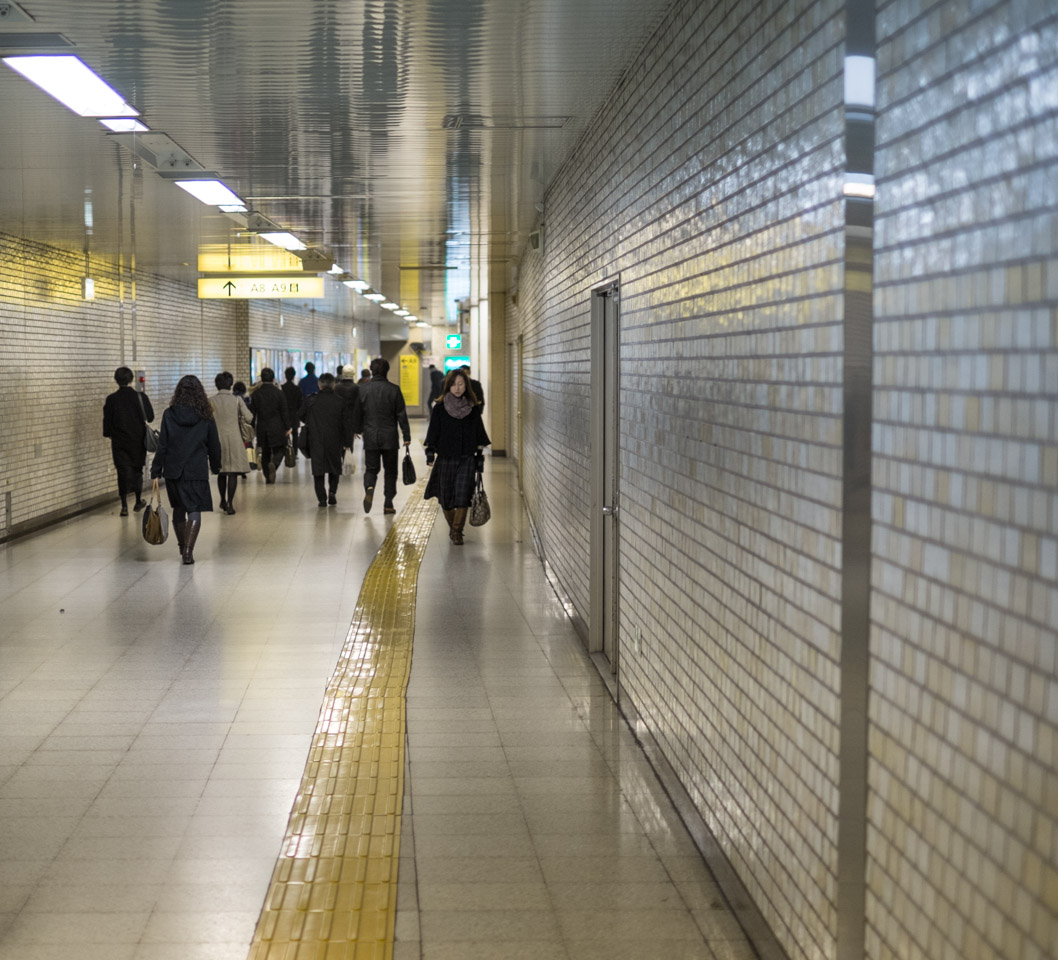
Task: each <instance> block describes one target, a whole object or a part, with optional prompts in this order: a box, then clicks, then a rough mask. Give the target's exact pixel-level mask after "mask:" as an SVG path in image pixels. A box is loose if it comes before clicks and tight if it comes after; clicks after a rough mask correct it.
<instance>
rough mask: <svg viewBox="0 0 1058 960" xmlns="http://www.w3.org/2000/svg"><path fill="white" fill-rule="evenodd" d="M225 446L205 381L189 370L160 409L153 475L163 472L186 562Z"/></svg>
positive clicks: (191, 559)
mask: <svg viewBox="0 0 1058 960" xmlns="http://www.w3.org/2000/svg"><path fill="white" fill-rule="evenodd" d="M220 467H221V449H220V436H219V434H218V433H217V422H216V420H214V419H213V407H212V406H211V405H210V402H209V398H208V397H207V396H206V391H205V389H204V388H203V386H202V381H200V380H199V379H198V377H196V376H192V375H191V374H188V375H187V376H186V377H181V378H180V382H179V383H178V384H177V385H176V389H175V390H174V391H173V399H172V400H170V401H169V406H168V408H167V409H166V411H165V413H163V414H162V429H161V433H160V434H159V436H158V451H157V453H155V455H154V462H153V463H152V464H151V476H152V477H153V478H154V479H155V481H157V480H158V478H159V477H165V489H166V491H167V492H168V494H169V506H170V507H172V510H173V529H174V530H175V531H176V543H177V546H179V547H180V556H181V557H183V560H184V563H188V564H190V563H194V562H195V555H194V549H195V541H196V540H197V539H198V533H199V531H200V530H201V529H202V514H203V512H212V510H213V497H212V494H211V492H210V488H209V474H210V471H211V470H212V471H213V473H220Z"/></svg>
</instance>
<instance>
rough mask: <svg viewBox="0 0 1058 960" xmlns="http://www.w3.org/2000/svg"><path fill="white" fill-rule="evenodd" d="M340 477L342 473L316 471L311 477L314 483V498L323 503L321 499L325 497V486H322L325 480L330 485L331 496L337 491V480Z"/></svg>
mask: <svg viewBox="0 0 1058 960" xmlns="http://www.w3.org/2000/svg"><path fill="white" fill-rule="evenodd" d="M341 479H342V475H341V474H340V473H328V474H326V475H325V474H322V473H317V474H316V475H315V476H314V477H313V478H312V482H313V483H315V484H316V499H317V500H319V502H320V503H323V501H324V500H326V499H327V487H326V486H324V481H325V480H326V481H327V483H328V484H329V485H330V488H331V496H332V497H333V496H334V495H335V494H336V493H337V492H338V481H339V480H341Z"/></svg>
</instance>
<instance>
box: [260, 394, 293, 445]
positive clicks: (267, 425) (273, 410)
mask: <svg viewBox="0 0 1058 960" xmlns="http://www.w3.org/2000/svg"><path fill="white" fill-rule="evenodd" d="M250 410H251V411H253V416H254V423H255V424H256V425H257V446H259V447H265V448H273V447H285V446H286V445H287V430H289V429H290V424H291V422H292V421H291V419H290V413H289V411H288V410H287V398H286V397H285V396H283V391H282V390H280V389H279V387H277V386H276V385H275V384H274V383H262V384H261V385H260V386H259V387H258V388H257V389H256V390H255V391H254V392H253V396H251V397H250Z"/></svg>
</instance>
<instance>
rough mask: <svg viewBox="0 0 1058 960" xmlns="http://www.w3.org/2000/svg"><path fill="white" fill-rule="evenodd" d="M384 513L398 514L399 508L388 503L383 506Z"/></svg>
mask: <svg viewBox="0 0 1058 960" xmlns="http://www.w3.org/2000/svg"><path fill="white" fill-rule="evenodd" d="M382 512H383V513H396V512H397V508H396V507H395V506H393V504H392V503H386V504H383V506H382Z"/></svg>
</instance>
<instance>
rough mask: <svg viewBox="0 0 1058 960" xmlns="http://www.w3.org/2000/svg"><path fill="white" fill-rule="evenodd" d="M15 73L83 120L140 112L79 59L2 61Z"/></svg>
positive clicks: (56, 57)
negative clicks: (83, 118) (84, 118)
mask: <svg viewBox="0 0 1058 960" xmlns="http://www.w3.org/2000/svg"><path fill="white" fill-rule="evenodd" d="M3 59H4V63H6V64H7V65H8V66H9V67H10V68H11V69H12V70H14V71H15V72H16V73H21V74H22V76H24V77H25V78H26V79H27V80H28V81H29V82H30V83H33V84H36V85H37V86H38V87H40V88H41V90H43V91H44V92H45V93H48V94H50V95H51V96H53V97H54V98H55V99H56V100H58V101H59V103H61V104H63V106H66V107H69V108H70V109H71V110H72V111H73V112H74V113H76V114H77V115H78V116H82V117H138V116H139V115H140V112H139V110H137V109H136V108H135V107H133V106H130V105H129V104H127V103H126V102H125V98H124V97H123V96H122V95H121V94H120V93H118V92H117V91H116V90H115V89H114V88H113V87H111V86H110V85H109V84H108V83H107V82H106V81H105V80H104V79H103V78H102V77H100V76H99V75H98V74H97V73H95V72H94V71H93V70H91V69H89V67H88V66H87V65H86V64H85V63H84V62H83V61H82V60H81V59H80V58H78V57H74V56H71V55H70V54H60V55H52V56H48V55H37V56H27V57H4V58H3Z"/></svg>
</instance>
